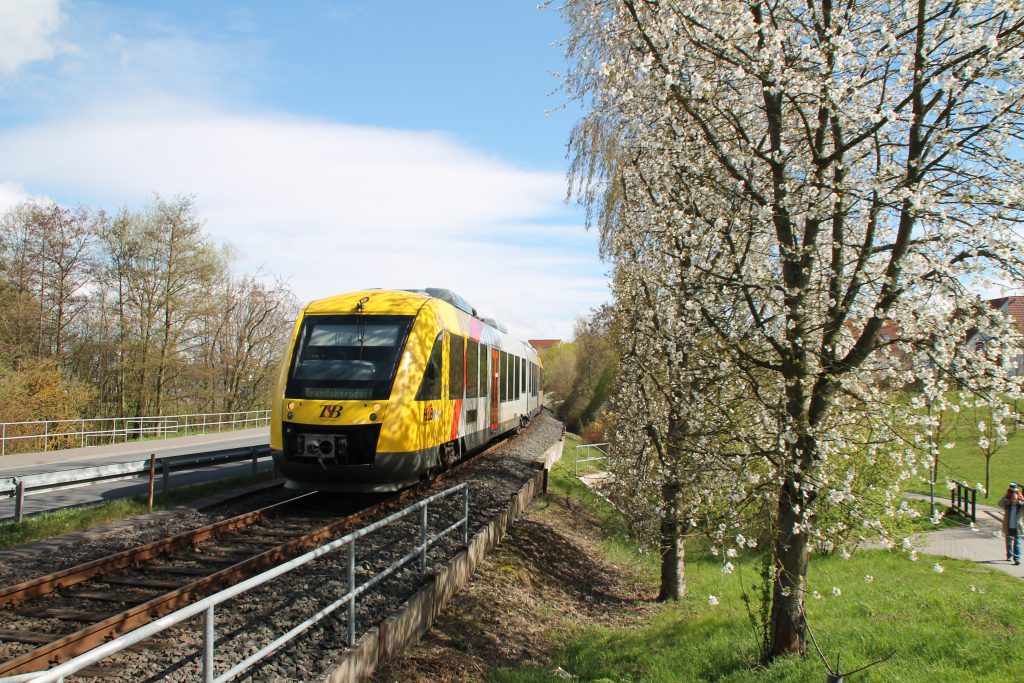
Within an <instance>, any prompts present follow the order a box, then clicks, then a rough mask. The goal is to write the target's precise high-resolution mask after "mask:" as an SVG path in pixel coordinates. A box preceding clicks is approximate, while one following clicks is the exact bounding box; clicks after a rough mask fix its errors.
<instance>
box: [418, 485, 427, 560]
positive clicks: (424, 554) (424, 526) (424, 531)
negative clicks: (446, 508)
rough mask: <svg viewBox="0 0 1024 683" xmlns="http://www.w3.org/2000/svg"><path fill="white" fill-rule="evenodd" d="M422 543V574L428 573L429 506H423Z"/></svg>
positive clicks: (421, 522)
mask: <svg viewBox="0 0 1024 683" xmlns="http://www.w3.org/2000/svg"><path fill="white" fill-rule="evenodd" d="M420 542H421V543H423V550H422V551H421V553H420V573H421V574H426V573H427V504H426V503H424V504H423V515H422V516H421V517H420Z"/></svg>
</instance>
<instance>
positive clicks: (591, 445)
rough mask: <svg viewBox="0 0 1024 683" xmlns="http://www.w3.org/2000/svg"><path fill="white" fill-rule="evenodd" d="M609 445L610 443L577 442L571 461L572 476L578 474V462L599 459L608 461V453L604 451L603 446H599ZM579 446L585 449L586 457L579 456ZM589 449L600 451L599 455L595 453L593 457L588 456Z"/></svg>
mask: <svg viewBox="0 0 1024 683" xmlns="http://www.w3.org/2000/svg"><path fill="white" fill-rule="evenodd" d="M610 445H611V444H609V443H584V444H578V445H577V446H576V455H575V458H574V459H573V463H572V470H573V476H576V477H578V476H580V463H587V462H599V461H604V462H608V453H607V452H605V450H604V449H603V448H601V446H610ZM581 448H582V449H585V451H586V453H585V455H586V456H587V457H584V458H580V449H581ZM590 449H595V450H597V452H598V453H600V454H601V455H595V456H594V457H590Z"/></svg>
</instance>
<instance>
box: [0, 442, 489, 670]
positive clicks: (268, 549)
mask: <svg viewBox="0 0 1024 683" xmlns="http://www.w3.org/2000/svg"><path fill="white" fill-rule="evenodd" d="M498 445H500V443H499V444H497V445H495V446H492V447H491V448H488V449H486V450H484V451H482V452H481V453H479V454H477V455H475V456H472V457H471V458H469V459H466V460H463V461H462V462H460V463H458V464H456V465H455V466H453V467H452V468H450V469H449V470H448V471H447V472H445V475H450V474H454V473H455V472H457V471H459V470H462V469H464V468H465V467H467V466H468V465H469V464H470V463H471V462H473V461H476V460H478V459H479V458H481V457H483V456H485V455H487V454H489V453H491V452H493V451H494V450H495V449H496V448H497V446H498ZM439 479H440V477H439V478H438V479H435V480H433V481H432V482H429V483H425V484H421V485H417V486H414V487H411V488H409V489H406V490H404V491H402V492H399V493H398V494H392V495H389V496H388V497H386V498H382V497H381V495H380V494H376V495H371V494H359V495H353V494H345V495H344V496H337V495H335V496H331V497H328V495H327V494H320V493H316V492H313V493H305V494H302V495H297V496H296V497H294V498H292V499H289V500H287V501H284V502H281V503H277V504H275V505H271V506H268V507H265V508H261V509H259V510H254V511H251V512H247V513H244V514H241V515H237V516H235V517H232V518H230V519H225V520H222V521H219V522H216V523H214V524H210V525H207V526H204V527H201V528H198V529H194V530H191V531H188V532H185V533H181V534H177V535H175V536H171V537H168V538H164V539H161V540H158V541H154V542H152V543H147V544H145V545H141V546H138V547H136V548H132V549H129V550H126V551H123V552H120V553H116V554H114V555H110V556H108V557H105V558H101V559H98V560H94V561H92V562H87V563H85V564H81V565H77V566H74V567H71V568H68V569H64V570H61V571H58V572H54V573H51V574H48V575H46V576H42V577H39V578H36V579H32V580H30V581H25V582H22V583H19V584H16V585H14V586H9V587H7V588H4V589H2V590H0V623H2V624H3V627H2V628H0V659H2V660H3V661H0V677H4V676H10V675H15V674H19V673H28V672H32V671H39V670H42V669H46V668H48V667H51V666H54V665H56V664H58V663H61V662H63V661H66V660H68V659H70V658H72V657H75V656H77V655H79V654H82V653H83V652H87V651H88V650H91V649H93V648H95V647H96V646H98V645H100V644H102V643H104V642H106V641H107V640H109V639H112V638H116V637H118V636H120V635H123V634H125V633H128V632H130V631H132V630H134V629H136V628H139V627H141V626H143V625H145V624H147V623H149V622H151V621H153V620H155V619H157V618H159V617H161V616H163V615H165V614H169V613H171V612H173V611H175V610H177V609H180V608H181V607H184V606H185V605H188V604H190V603H192V602H194V601H196V600H199V599H201V598H203V597H206V596H207V595H211V594H213V593H215V592H217V591H218V590H221V589H222V588H224V587H226V586H228V585H231V584H234V583H237V582H238V581H241V580H243V579H245V578H248V577H250V576H253V575H255V574H257V573H259V572H260V571H263V570H265V569H267V568H269V567H272V566H274V565H276V564H279V563H281V562H284V561H286V560H288V559H290V558H292V557H295V556H297V555H300V554H302V553H304V552H306V551H308V550H311V549H313V548H316V547H319V546H320V545H323V544H325V543H327V542H329V541H330V540H332V539H334V538H336V537H338V536H340V535H343V534H344V533H346V532H348V531H350V530H352V529H354V528H356V527H357V526H358V525H360V524H362V523H364V522H365V521H366V520H368V519H372V518H374V517H376V516H379V515H383V514H384V513H386V512H388V511H390V510H391V509H392V508H397V507H398V506H399V505H401V504H403V503H404V502H406V501H408V500H409V499H412V498H415V497H417V496H420V495H423V491H424V489H426V488H427V486H428V485H429V484H436V483H438V480H439ZM148 647H159V643H156V644H150V645H148Z"/></svg>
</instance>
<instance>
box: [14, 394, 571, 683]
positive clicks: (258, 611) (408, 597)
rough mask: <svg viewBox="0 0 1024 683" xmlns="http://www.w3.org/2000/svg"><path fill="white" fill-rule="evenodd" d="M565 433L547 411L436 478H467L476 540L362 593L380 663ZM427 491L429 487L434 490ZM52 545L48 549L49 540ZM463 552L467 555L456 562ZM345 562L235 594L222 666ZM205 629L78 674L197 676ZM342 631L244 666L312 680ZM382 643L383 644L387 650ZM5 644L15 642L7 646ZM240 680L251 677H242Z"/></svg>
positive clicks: (486, 538)
mask: <svg viewBox="0 0 1024 683" xmlns="http://www.w3.org/2000/svg"><path fill="white" fill-rule="evenodd" d="M561 436H562V427H561V423H559V422H557V421H556V420H554V419H553V418H552V417H551V416H550V415H547V414H543V415H541V416H540V417H538V418H537V419H535V420H534V421H533V423H532V424H531V425H530V426H529V427H527V428H526V429H525V430H523V431H522V432H521V433H520V434H519V435H517V436H516V437H514V438H512V439H510V440H508V441H506V442H505V443H503V444H502V445H501V446H500V447H499V448H497V449H495V452H494V453H493V454H490V455H487V456H486V457H484V458H481V459H480V460H479V461H477V462H474V463H471V465H472V466H470V467H467V468H465V469H464V470H462V471H460V472H458V473H452V474H451V476H448V477H446V478H445V480H444V481H440V480H439V481H437V482H436V483H435V484H434V486H433V487H432V488H433V489H434V490H440V489H443V488H446V487H450V486H452V485H454V484H458V483H466V484H468V486H469V488H470V515H469V520H470V521H469V526H470V532H471V536H472V539H473V540H472V542H471V543H470V547H469V549H468V550H467V549H466V548H465V547H464V546H463V545H462V544H461V543H460V542H458V541H455V540H452V541H445V542H442V543H439V544H438V545H437V546H435V547H434V548H432V549H431V550H430V553H429V555H430V557H429V560H430V562H429V570H428V580H427V581H426V582H425V583H424V580H423V575H422V573H421V572H420V571H419V570H418V568H417V567H410V568H409V569H407V570H403V571H400V572H398V573H396V574H395V575H394V577H393V578H390V579H388V580H386V581H383V582H381V583H380V584H378V586H376V587H375V588H374V589H373V591H371V592H368V593H367V594H366V595H365V596H361V597H360V601H359V606H358V610H357V618H358V624H359V633H360V634H363V635H362V640H360V641H359V642H360V643H361V644H362V643H365V642H366V641H367V640H368V638H373V637H374V636H369V637H368V636H366V635H365V634H367V633H373V634H375V635H376V642H377V643H378V647H377V648H375V649H374V656H375V661H380V660H381V655H382V654H383V657H384V658H386V657H389V656H391V655H393V654H394V653H396V652H398V651H399V650H400V649H401V648H402V647H404V646H405V645H406V644H408V643H410V642H412V641H413V640H415V638H416V637H417V636H418V635H419V634H420V633H422V631H423V629H424V628H425V627H426V625H428V624H429V622H430V618H431V617H432V616H433V615H434V614H436V613H437V611H438V610H439V609H440V607H441V605H442V604H443V601H444V599H446V598H447V597H448V596H450V595H451V593H452V592H453V591H454V590H456V588H452V586H456V584H455V583H453V582H451V581H450V580H449V579H448V578H447V577H448V576H461V577H462V581H463V582H464V580H465V578H468V576H469V574H470V573H471V572H472V570H473V568H474V567H475V565H477V564H479V562H480V561H481V558H482V557H483V555H484V554H485V553H486V552H487V551H488V550H489V549H490V548H491V547H493V545H494V543H496V542H497V541H498V540H499V539H500V538H501V537H502V535H503V534H505V533H506V532H507V528H508V526H509V525H510V524H511V522H512V521H513V520H514V518H515V517H516V515H517V514H519V512H520V511H521V510H522V509H523V508H524V507H525V505H526V504H527V503H528V501H529V499H530V498H531V497H532V496H533V495H535V494H536V492H537V491H539V490H540V489H541V488H542V487H543V483H544V481H545V473H544V470H543V468H542V467H539V466H538V459H543V456H544V455H545V454H546V455H548V456H553V455H555V454H557V453H560V450H561V446H560V439H561ZM422 495H430V492H429V491H428V492H424V493H423V494H422ZM239 504H241V503H239ZM231 512H236V510H217V511H207V512H202V513H200V512H197V511H189V512H186V513H183V514H181V515H179V516H176V517H173V518H169V519H157V520H152V519H150V520H147V524H146V525H145V526H144V527H140V528H136V529H132V528H125V529H121V530H116V531H113V532H110V533H103V534H99V535H98V536H97V537H95V538H93V539H92V540H91V542H78V543H70V542H66V543H65V544H64V546H63V550H62V552H60V553H53V552H45V551H44V550H43V549H37V550H36V552H21V553H20V554H15V555H11V556H9V558H8V559H11V560H12V561H11V562H10V563H8V565H7V566H5V567H4V572H3V576H4V578H3V580H2V583H4V584H6V583H11V582H13V581H18V580H24V579H27V578H30V577H31V576H38V575H39V574H41V573H45V572H47V571H55V570H58V569H60V568H61V564H62V563H64V564H65V565H67V564H68V563H70V562H72V561H75V562H79V561H83V560H88V559H89V558H91V557H95V556H101V555H106V554H109V553H110V552H115V551H118V550H121V549H123V548H125V547H130V546H133V545H138V544H139V543H144V542H146V540H147V539H151V538H153V537H158V536H160V535H162V534H172V533H177V532H180V531H181V530H182V529H185V528H189V527H193V526H196V525H198V524H201V523H204V522H208V521H210V520H209V516H213V517H216V516H224V515H226V514H230V513H231ZM495 520H498V521H497V522H496V521H495ZM417 526H418V525H417ZM401 536H402V534H401V530H400V529H395V530H393V531H389V532H386V533H384V534H382V535H381V536H380V537H379V538H377V539H376V540H375V541H374V542H373V543H367V544H362V542H361V557H362V558H363V559H361V560H360V565H359V566H358V567H357V574H361V575H365V576H370V575H372V573H373V572H374V571H376V570H377V568H378V567H379V566H387V564H388V563H389V562H392V561H394V559H395V558H396V557H399V556H401V553H402V552H404V550H402V549H401V548H402V543H404V542H405V541H403V540H402V538H401ZM79 540H82V539H79ZM459 540H461V539H459ZM47 550H52V547H50V548H47ZM217 550H224V549H217ZM460 554H461V555H462V556H464V557H466V558H469V559H466V560H459V555H460ZM343 562H344V558H339V560H338V561H336V562H333V563H332V562H326V563H323V564H320V565H319V566H317V567H315V568H312V569H311V570H310V571H305V572H302V571H299V572H296V573H295V575H287V576H289V578H288V580H286V581H281V580H278V581H277V583H275V584H273V585H272V586H268V587H267V588H266V589H262V590H260V591H258V592H255V593H254V594H253V595H252V596H249V597H247V598H245V599H235V600H234V601H233V602H232V603H231V608H230V609H229V610H224V611H218V617H217V628H218V634H221V633H223V634H224V635H223V636H220V635H218V644H217V666H218V668H219V670H220V671H223V670H224V667H226V666H230V664H231V662H233V661H237V660H239V659H241V658H243V657H245V656H246V655H248V654H250V653H251V652H252V651H253V650H254V648H257V647H260V646H261V639H266V638H268V637H272V634H274V633H280V632H282V631H285V630H288V629H289V628H291V627H292V626H294V625H295V623H296V622H297V621H298V620H301V618H302V617H300V613H301V612H302V610H306V611H309V610H313V611H315V610H316V609H317V600H318V599H319V598H323V597H325V596H329V595H331V594H332V592H333V593H337V591H338V590H340V589H341V588H343V586H340V584H339V582H338V579H339V578H340V577H342V576H343V569H342V567H341V564H343ZM336 565H337V566H336ZM439 579H440V580H439ZM403 606H404V607H403ZM417 606H418V609H417ZM83 607H84V605H83ZM79 611H81V610H79ZM200 631H201V625H200V624H196V623H194V622H193V623H183V624H181V625H180V626H178V627H174V628H173V629H172V630H171V631H167V632H165V633H163V634H162V635H161V637H160V639H159V641H160V642H159V646H155V645H154V646H149V647H141V648H134V649H131V650H126V651H124V652H121V653H118V654H116V655H114V656H112V657H110V658H109V659H108V660H104V661H103V662H102V663H101V664H99V665H97V666H93V667H91V668H90V669H89V670H88V673H87V675H86V676H85V677H84V678H81V679H79V678H76V679H75V680H93V679H95V680H104V679H106V680H109V679H111V678H117V679H120V680H195V679H196V677H197V676H198V675H199V669H200V667H201V662H200V658H201V649H202V634H201V632H200ZM382 634H383V635H382ZM13 635H17V634H13ZM346 635H347V624H346V623H345V619H344V617H342V616H341V615H338V617H336V618H335V617H333V616H332V617H331V618H329V619H325V620H324V621H323V622H321V623H320V624H318V625H317V626H315V627H314V628H312V629H310V630H309V631H308V632H307V633H306V634H304V635H303V636H302V637H300V638H298V639H296V640H295V641H293V642H292V643H289V644H288V645H286V646H285V647H283V648H281V649H280V650H279V651H278V652H277V653H275V654H274V655H273V656H271V657H270V658H268V659H266V660H264V661H263V662H262V663H261V664H259V665H258V666H257V667H256V668H255V669H253V670H252V671H251V672H250V673H249V674H248V676H249V679H251V680H263V679H274V680H313V679H314V678H316V677H317V676H322V675H323V674H324V671H325V668H327V669H331V668H336V667H332V666H330V664H329V663H331V662H338V661H355V660H353V658H352V657H350V656H347V653H349V652H350V651H351V650H350V648H348V647H347V645H346V643H347V638H346ZM0 640H2V638H0ZM381 644H383V645H384V648H385V649H384V650H383V651H382V650H381V648H380V645H381ZM364 648H365V646H363V645H361V646H360V648H357V650H356V651H357V652H363V651H365V649H364ZM6 649H9V648H7V646H5V650H6ZM10 649H11V651H10V652H8V653H7V655H6V656H7V657H10V656H13V655H15V654H16V652H17V648H10ZM0 659H3V658H0ZM341 666H342V667H344V666H348V665H346V664H342V665H341ZM369 670H372V667H369V668H367V667H363V669H362V671H364V672H368V671H369ZM83 673H86V672H83ZM359 675H365V673H364V674H359ZM241 680H247V679H246V678H244V677H243V678H242V679H241ZM336 680H339V679H336Z"/></svg>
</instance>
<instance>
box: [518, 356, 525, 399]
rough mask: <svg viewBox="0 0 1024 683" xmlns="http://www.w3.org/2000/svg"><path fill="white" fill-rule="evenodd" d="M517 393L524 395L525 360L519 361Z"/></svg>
mask: <svg viewBox="0 0 1024 683" xmlns="http://www.w3.org/2000/svg"><path fill="white" fill-rule="evenodd" d="M519 369H520V372H519V393H521V394H525V393H526V359H525V358H520V359H519Z"/></svg>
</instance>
